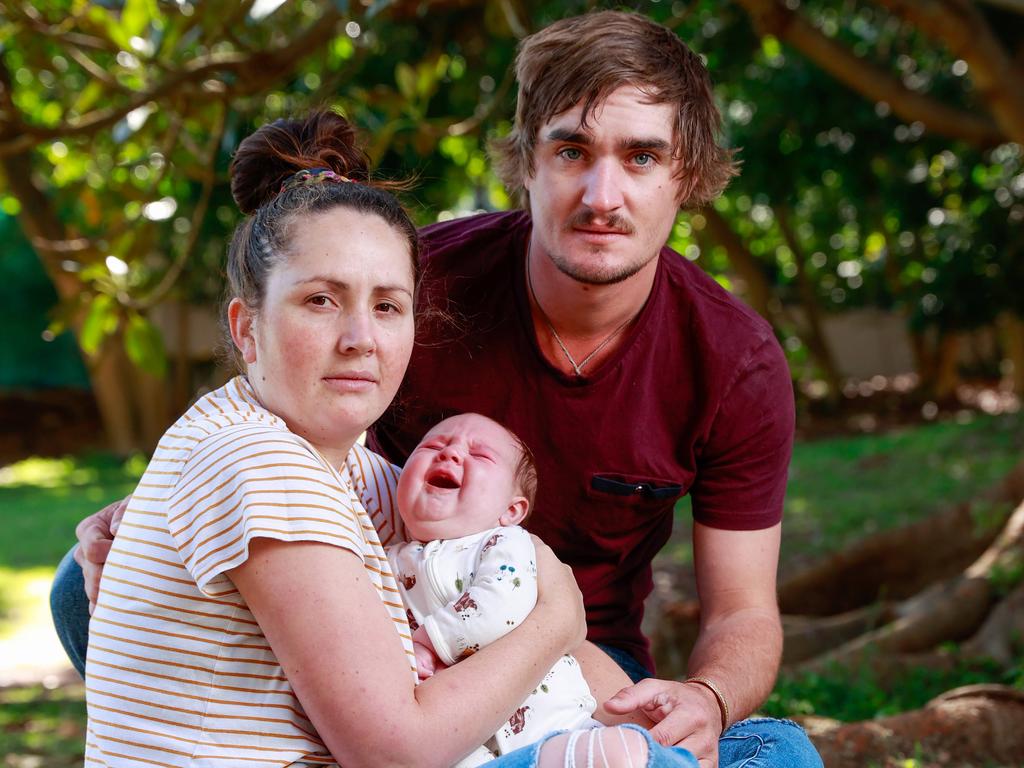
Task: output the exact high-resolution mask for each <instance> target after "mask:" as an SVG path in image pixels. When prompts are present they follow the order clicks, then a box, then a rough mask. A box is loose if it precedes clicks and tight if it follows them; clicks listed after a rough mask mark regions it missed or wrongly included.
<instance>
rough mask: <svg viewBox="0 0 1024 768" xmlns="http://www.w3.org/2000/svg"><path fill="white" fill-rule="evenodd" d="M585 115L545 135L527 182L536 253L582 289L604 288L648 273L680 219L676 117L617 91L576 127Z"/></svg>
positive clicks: (632, 90)
mask: <svg viewBox="0 0 1024 768" xmlns="http://www.w3.org/2000/svg"><path fill="white" fill-rule="evenodd" d="M582 112H583V108H582V105H576V106H575V107H573V108H572V109H570V110H568V111H566V112H563V113H562V114H560V115H556V116H555V117H553V118H551V119H550V120H548V121H547V122H546V123H544V124H543V125H541V127H540V129H539V130H538V134H537V143H536V148H535V151H534V171H533V174H532V176H530V177H528V178H527V179H526V180H525V184H524V186H525V187H526V189H527V191H528V192H529V193H530V214H531V216H532V218H533V241H532V244H533V247H534V248H539V249H541V250H543V251H544V252H545V253H546V254H547V255H548V256H549V257H550V258H551V260H552V262H553V263H554V264H555V266H556V267H557V268H558V269H559V270H560V271H561V272H563V273H564V274H566V275H568V276H569V277H571V278H572V279H574V280H577V281H579V282H581V283H588V284H592V285H607V284H611V283H617V282H620V281H622V280H625V279H626V278H628V277H631V276H632V275H634V274H636V273H637V272H639V271H640V270H641V269H643V268H644V267H645V266H647V265H648V264H651V263H652V262H653V261H654V259H655V258H656V257H657V255H658V251H659V250H660V249H661V247H662V246H663V245H664V244H665V242H666V241H667V240H668V236H669V233H670V232H671V230H672V225H673V223H674V222H675V218H676V214H677V213H678V212H679V203H680V200H679V181H678V179H677V178H673V177H674V176H675V175H676V172H677V171H678V169H679V164H680V162H681V161H680V160H678V159H675V160H674V159H673V157H672V149H673V135H672V126H673V120H674V116H675V109H674V107H673V106H672V105H670V104H652V103H650V98H649V97H648V96H646V95H645V94H644V93H643V92H642V91H640V90H639V89H638V88H636V87H634V86H622V87H621V88H618V89H616V90H615V91H612V93H611V94H610V95H609V96H608V98H607V99H606V100H605V101H604V102H603V103H602V104H600V105H599V106H598V107H597V108H596V109H594V110H593V111H592V112H591V114H590V116H589V119H588V123H589V124H588V125H587V126H586V127H584V126H582V125H580V117H581V115H582Z"/></svg>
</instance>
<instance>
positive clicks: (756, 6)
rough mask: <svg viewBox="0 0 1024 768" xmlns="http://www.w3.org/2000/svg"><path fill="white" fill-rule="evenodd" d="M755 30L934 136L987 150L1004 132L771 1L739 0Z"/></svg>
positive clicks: (1003, 135) (999, 140) (995, 143)
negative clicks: (919, 88) (913, 84)
mask: <svg viewBox="0 0 1024 768" xmlns="http://www.w3.org/2000/svg"><path fill="white" fill-rule="evenodd" d="M739 3H740V4H741V5H742V6H743V7H744V8H745V9H746V10H747V12H748V13H749V14H750V17H751V20H752V21H753V23H754V26H755V28H756V29H757V30H758V31H759V32H760V33H761V34H770V35H774V36H775V37H777V38H779V39H780V40H783V41H785V42H786V43H788V44H790V45H791V46H793V47H794V48H795V49H796V50H798V51H799V52H800V53H801V54H803V55H804V56H805V57H806V58H807V59H808V60H809V61H811V62H813V63H814V64H816V65H817V66H819V67H820V68H821V69H823V70H824V71H825V72H828V73H829V74H830V75H832V76H833V77H834V78H835V79H836V80H838V81H839V82H841V83H843V84H845V85H846V86H847V87H849V88H851V89H853V90H854V91H856V92H858V93H860V94H861V95H862V96H865V97H866V98H868V99H871V100H872V101H876V102H877V101H884V102H885V103H887V104H888V105H889V106H890V107H891V108H892V111H893V112H894V113H895V114H896V115H898V116H899V117H900V118H902V119H903V120H906V121H908V122H914V121H920V122H921V123H923V124H924V125H925V126H927V128H928V129H929V130H931V131H933V132H935V133H937V134H940V135H942V136H946V137H948V138H951V139H960V140H962V141H966V142H968V143H969V144H972V145H974V146H976V147H980V148H987V147H992V146H995V145H997V144H1001V143H1002V142H1004V141H1006V140H1007V138H1008V136H1007V135H1006V134H1005V133H1004V131H1002V130H1000V127H999V126H997V125H996V124H995V123H993V122H992V121H991V120H989V119H988V118H986V117H981V116H979V115H976V114H972V113H970V112H964V111H961V110H959V109H955V108H953V107H950V106H948V105H946V104H943V103H942V102H939V101H936V100H935V99H933V98H930V97H929V96H925V95H924V94H920V93H917V92H915V91H912V90H910V89H909V88H907V87H906V86H905V85H903V83H901V82H900V81H899V80H898V79H897V78H896V77H894V76H893V75H892V74H890V73H889V72H888V71H886V70H885V69H883V68H882V67H880V66H878V65H876V64H872V63H871V62H869V61H866V60H865V59H862V58H860V57H858V56H856V55H854V54H853V52H852V51H850V50H849V48H847V47H846V46H845V45H843V44H841V43H839V42H837V41H835V40H832V39H831V38H829V37H827V36H826V35H824V34H823V33H822V32H821V31H820V30H818V29H816V28H815V27H814V26H813V25H811V24H810V23H809V22H808V21H807V20H806V19H805V18H804V17H803V16H802V15H800V14H799V13H797V12H794V11H791V10H789V9H788V8H786V7H785V6H784V5H782V4H781V3H779V2H776V0H739Z"/></svg>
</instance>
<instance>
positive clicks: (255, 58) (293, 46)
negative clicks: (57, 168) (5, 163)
mask: <svg viewBox="0 0 1024 768" xmlns="http://www.w3.org/2000/svg"><path fill="white" fill-rule="evenodd" d="M339 18H340V16H339V15H338V12H337V11H335V10H334V9H333V8H331V9H329V10H328V11H327V12H326V13H325V14H324V16H323V17H322V18H321V19H319V20H318V21H317V22H316V23H315V24H312V25H311V26H310V27H309V29H307V30H306V31H305V32H303V33H302V34H300V35H299V36H298V37H296V38H295V39H293V40H292V41H291V42H290V43H288V45H285V46H282V47H280V48H278V49H276V50H273V51H269V52H258V53H254V54H240V53H237V52H230V53H220V54H217V53H213V54H210V55H208V56H203V57H200V58H197V59H194V60H193V61H191V62H189V63H188V64H187V65H186V66H185V67H184V68H183V69H181V70H179V71H177V72H173V73H171V74H170V75H169V76H167V77H166V78H165V79H164V80H163V81H162V82H160V83H157V84H156V85H155V86H153V87H152V88H150V89H149V90H146V91H142V92H139V93H136V94H135V95H134V96H133V97H132V98H130V99H129V100H128V101H126V102H124V103H122V104H120V105H118V106H113V107H107V108H103V109H97V110H94V111H92V112H89V113H87V114H85V115H83V116H81V117H80V118H78V119H76V120H69V121H67V122H64V123H62V124H60V125H56V126H53V127H45V126H34V125H28V124H24V123H22V124H21V125H20V130H19V131H18V132H16V133H14V132H10V131H3V133H7V134H8V135H10V134H11V133H14V135H13V136H12V137H11V138H8V139H6V140H5V141H0V157H4V156H8V155H12V154H17V153H20V152H24V151H25V150H27V149H30V148H32V147H34V146H36V145H37V144H39V143H40V142H43V141H47V140H49V139H57V138H68V137H71V136H82V135H89V134H92V133H95V132H97V131H100V130H102V129H104V128H107V127H109V126H111V125H113V124H114V123H116V122H117V121H119V120H121V119H122V118H123V117H125V115H127V114H128V113H129V112H131V111H132V110H134V109H137V108H139V107H141V106H143V105H144V104H148V103H149V102H151V101H160V100H161V99H165V98H166V97H167V96H168V95H170V94H173V93H175V92H176V91H177V90H178V89H179V88H181V87H182V86H184V85H188V84H190V83H200V82H202V81H203V80H206V79H209V78H211V77H212V76H213V75H222V74H225V73H229V72H230V73H234V74H236V75H238V77H239V78H240V79H241V80H243V81H244V82H245V83H246V86H248V87H250V88H257V87H259V85H260V84H262V83H263V82H265V81H266V79H267V78H271V77H275V76H276V75H277V73H279V72H280V71H281V70H282V69H290V68H291V67H292V66H293V65H294V63H295V62H296V61H298V60H300V59H302V58H305V57H306V56H308V55H309V54H311V53H312V52H313V51H315V50H317V49H319V48H320V47H321V46H322V45H324V44H325V43H326V42H327V41H329V40H330V39H331V37H333V35H334V28H335V23H336V22H337V20H338V19H339ZM240 90H242V91H244V90H246V88H244V87H243V88H241V89H240Z"/></svg>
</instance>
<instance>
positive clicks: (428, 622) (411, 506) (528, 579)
mask: <svg viewBox="0 0 1024 768" xmlns="http://www.w3.org/2000/svg"><path fill="white" fill-rule="evenodd" d="M536 489H537V470H536V467H535V465H534V461H533V455H532V454H531V453H530V450H529V448H527V447H526V445H525V444H524V443H523V442H522V441H521V440H520V439H519V438H518V437H516V436H515V435H514V434H512V433H511V432H510V431H509V430H507V429H505V427H503V426H501V425H500V424H498V423H497V422H495V421H492V420H491V419H489V418H487V417H485V416H481V415H479V414H475V413H467V414H463V415H461V416H453V417H452V418H450V419H445V420H444V421H442V422H441V423H440V424H438V425H437V426H435V427H434V428H433V429H431V430H430V432H428V433H427V435H426V436H425V437H424V438H423V440H422V441H420V444H419V445H418V446H416V448H415V450H413V452H412V454H411V455H410V456H409V459H408V461H407V462H406V464H405V467H404V468H403V469H402V474H401V478H400V479H399V482H398V509H399V512H400V513H401V516H402V521H403V522H404V523H405V528H406V531H407V532H408V535H409V537H410V539H411V541H409V542H408V543H404V544H398V545H396V546H394V547H391V548H390V549H389V551H388V559H389V560H390V562H391V567H392V570H393V571H394V573H395V577H396V578H397V579H398V583H399V589H400V590H401V592H402V597H403V599H404V601H405V605H406V607H407V609H408V615H409V625H410V627H411V628H412V630H413V643H414V646H415V649H416V662H417V667H418V671H419V674H420V678H421V679H422V678H426V677H430V676H431V675H432V674H433V673H434V670H435V669H437V668H438V667H441V666H447V665H451V664H455V663H456V662H458V661H460V660H461V659H464V658H466V657H467V656H469V655H471V654H472V653H474V652H475V651H477V650H479V649H480V648H481V647H483V646H485V645H487V644H488V643H491V642H493V641H494V640H496V639H498V638H499V637H501V636H502V635H504V634H506V633H507V632H509V631H510V630H511V629H512V628H513V627H514V626H516V625H517V624H518V623H519V622H520V621H522V620H523V618H525V617H526V615H527V614H529V612H530V611H531V610H532V609H533V606H534V604H535V603H536V600H537V568H536V565H535V562H534V558H535V550H534V547H533V541H532V540H531V539H530V536H529V534H528V533H527V532H526V531H525V530H523V529H522V528H521V527H519V523H521V522H523V521H524V520H525V518H526V516H527V514H528V513H529V510H530V505H531V503H532V502H533V498H534V495H535V493H536ZM596 706H597V703H596V701H595V700H594V697H593V696H591V694H590V689H589V687H588V686H587V683H586V681H585V680H584V679H583V674H582V673H581V671H580V668H579V664H578V663H577V662H576V660H575V659H574V658H573V657H572V656H563V657H562V658H561V659H560V660H559V661H558V663H557V664H555V666H554V667H553V668H552V669H551V671H550V672H549V673H548V674H547V675H546V676H545V678H544V680H543V681H542V682H541V684H540V685H539V686H538V687H537V689H536V690H535V691H534V692H533V693H532V694H530V696H529V697H528V698H527V700H526V701H525V702H524V703H523V705H522V706H521V707H519V709H517V710H516V711H515V713H514V714H513V715H512V717H511V718H509V721H508V722H507V723H506V724H505V725H504V726H502V728H501V729H500V730H499V731H498V732H497V733H496V734H494V736H493V737H492V738H491V739H489V740H488V742H487V743H486V744H485V745H483V746H481V747H479V748H478V749H477V750H476V751H474V752H473V753H471V754H470V755H469V756H468V757H466V758H464V759H463V760H462V761H461V762H459V764H458V766H459V768H466V767H468V766H475V765H480V764H481V763H485V762H487V761H489V760H493V759H494V758H495V757H497V756H499V755H503V754H507V753H508V752H511V751H512V750H515V749H518V748H519V747H523V746H526V745H527V744H531V743H533V742H535V741H537V740H538V739H539V738H540V737H542V736H544V735H546V734H547V733H550V732H551V731H554V730H561V729H573V728H580V727H588V726H590V725H597V723H596V722H595V721H593V720H592V719H591V715H592V714H593V712H594V709H595V707H596Z"/></svg>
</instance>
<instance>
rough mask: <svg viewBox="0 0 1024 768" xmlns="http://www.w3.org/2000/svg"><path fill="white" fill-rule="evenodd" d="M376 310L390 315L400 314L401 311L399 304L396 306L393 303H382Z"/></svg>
mask: <svg viewBox="0 0 1024 768" xmlns="http://www.w3.org/2000/svg"><path fill="white" fill-rule="evenodd" d="M376 309H377V311H378V312H384V313H388V314H389V313H392V312H399V311H401V309H400V308H399V306H398V305H397V304H394V303H392V302H390V301H382V302H380V303H379V304H378V305H377V307H376Z"/></svg>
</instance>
